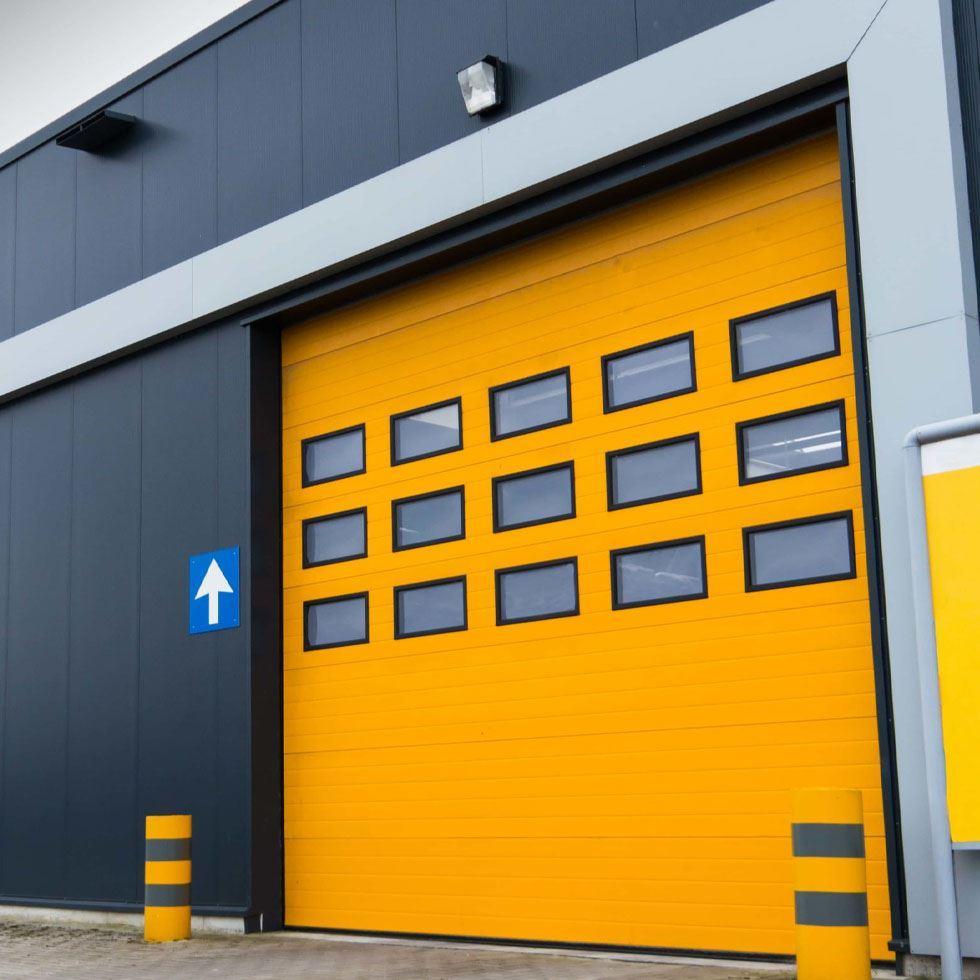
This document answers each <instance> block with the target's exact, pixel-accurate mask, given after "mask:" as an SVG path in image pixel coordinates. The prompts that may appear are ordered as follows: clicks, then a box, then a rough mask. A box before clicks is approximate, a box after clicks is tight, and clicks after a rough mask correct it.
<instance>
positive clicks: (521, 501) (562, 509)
mask: <svg viewBox="0 0 980 980" xmlns="http://www.w3.org/2000/svg"><path fill="white" fill-rule="evenodd" d="M574 516H575V496H574V490H573V488H572V464H571V463H564V464H562V465H561V466H558V467H549V468H548V469H546V470H538V471H536V472H531V473H518V474H515V475H514V476H508V477H501V478H499V479H497V480H495V481H494V518H495V529H496V530H498V531H504V530H507V529H508V528H515V527H526V526H527V525H529V524H542V523H544V522H545V521H557V520H561V519H562V518H565V517H574Z"/></svg>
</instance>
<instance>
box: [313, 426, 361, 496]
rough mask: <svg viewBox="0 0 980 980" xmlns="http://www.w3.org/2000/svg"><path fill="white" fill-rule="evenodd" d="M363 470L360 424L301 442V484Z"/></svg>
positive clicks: (349, 474)
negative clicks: (353, 427) (354, 427)
mask: <svg viewBox="0 0 980 980" xmlns="http://www.w3.org/2000/svg"><path fill="white" fill-rule="evenodd" d="M363 472H364V426H358V427H357V428H356V429H349V430H347V431H345V432H335V433H332V434H330V435H325V436H318V437H317V438H315V439H309V440H307V441H306V442H304V443H303V485H304V486H309V485H310V484H312V483H325V482H326V481H327V480H336V479H338V478H340V477H342V476H351V475H352V474H354V473H363Z"/></svg>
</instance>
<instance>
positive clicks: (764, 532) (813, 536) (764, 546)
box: [746, 514, 855, 589]
mask: <svg viewBox="0 0 980 980" xmlns="http://www.w3.org/2000/svg"><path fill="white" fill-rule="evenodd" d="M852 542H853V531H852V527H851V516H850V514H834V515H830V516H828V517H818V518H813V519H807V520H806V521H799V522H794V523H792V524H786V525H782V526H780V525H773V526H770V527H759V528H750V529H749V530H748V531H747V532H746V553H747V554H746V556H747V560H748V563H749V568H748V573H749V575H748V577H749V588H752V589H760V588H772V587H774V586H777V585H797V584H803V583H806V582H812V581H830V580H832V579H838V578H852V577H853V576H854V574H855V569H854V555H853V550H852Z"/></svg>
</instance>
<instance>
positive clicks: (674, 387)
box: [603, 335, 694, 412]
mask: <svg viewBox="0 0 980 980" xmlns="http://www.w3.org/2000/svg"><path fill="white" fill-rule="evenodd" d="M603 370H604V372H605V377H604V378H603V382H604V384H605V390H606V411H607V412H610V411H613V410H614V409H617V408H628V407H629V406H630V405H642V404H644V403H645V402H652V401H657V400H658V399H660V398H667V397H668V396H670V395H680V394H683V393H684V392H686V391H692V390H693V389H694V345H693V341H692V339H691V337H690V335H686V336H684V337H675V338H672V339H670V340H662V341H658V342H657V343H656V344H650V345H648V346H646V347H641V348H638V349H637V350H634V351H623V353H621V354H610V355H609V356H607V357H605V358H604V359H603Z"/></svg>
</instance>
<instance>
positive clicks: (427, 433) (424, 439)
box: [391, 399, 462, 463]
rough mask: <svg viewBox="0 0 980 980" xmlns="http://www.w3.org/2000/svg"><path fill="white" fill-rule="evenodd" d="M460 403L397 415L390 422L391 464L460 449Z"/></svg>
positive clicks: (450, 403) (455, 402)
mask: <svg viewBox="0 0 980 980" xmlns="http://www.w3.org/2000/svg"><path fill="white" fill-rule="evenodd" d="M459 404H460V403H459V400H458V399H457V400H456V401H453V402H449V403H448V404H446V405H436V406H433V407H432V408H424V409H420V410H419V411H417V412H412V413H410V414H405V415H396V416H395V417H394V418H393V419H392V421H391V425H392V462H394V463H407V462H408V461H409V460H412V459H422V458H423V457H425V456H435V455H436V454H437V453H445V452H450V451H451V450H453V449H459V448H460V447H461V446H462V440H461V439H460V417H459Z"/></svg>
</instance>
